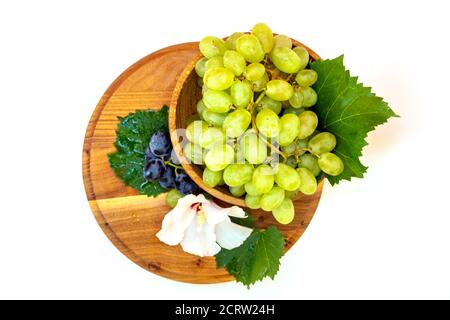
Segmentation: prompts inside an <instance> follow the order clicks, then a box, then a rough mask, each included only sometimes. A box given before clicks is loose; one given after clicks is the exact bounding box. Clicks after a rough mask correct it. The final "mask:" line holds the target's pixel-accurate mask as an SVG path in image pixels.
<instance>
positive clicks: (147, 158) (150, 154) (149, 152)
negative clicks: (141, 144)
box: [145, 145, 158, 163]
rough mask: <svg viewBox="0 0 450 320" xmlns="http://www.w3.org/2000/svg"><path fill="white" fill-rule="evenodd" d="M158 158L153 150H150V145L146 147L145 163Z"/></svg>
mask: <svg viewBox="0 0 450 320" xmlns="http://www.w3.org/2000/svg"><path fill="white" fill-rule="evenodd" d="M156 158H158V157H157V156H155V155H154V154H153V152H152V150H150V145H149V146H148V147H147V149H145V163H147V162H149V161H150V160H151V159H156Z"/></svg>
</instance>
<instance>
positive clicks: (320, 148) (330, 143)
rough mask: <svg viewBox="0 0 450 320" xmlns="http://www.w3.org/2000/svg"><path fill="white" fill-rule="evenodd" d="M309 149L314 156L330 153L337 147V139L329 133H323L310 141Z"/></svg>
mask: <svg viewBox="0 0 450 320" xmlns="http://www.w3.org/2000/svg"><path fill="white" fill-rule="evenodd" d="M308 147H309V149H311V152H312V153H314V154H322V153H326V152H330V151H331V150H333V149H334V147H336V137H335V136H334V134H332V133H329V132H321V133H319V134H317V135H315V136H314V137H312V138H311V140H309V143H308Z"/></svg>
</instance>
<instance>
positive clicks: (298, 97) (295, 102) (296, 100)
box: [289, 90, 303, 109]
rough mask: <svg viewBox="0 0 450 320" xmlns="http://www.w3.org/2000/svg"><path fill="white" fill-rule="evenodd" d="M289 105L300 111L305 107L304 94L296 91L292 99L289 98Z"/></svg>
mask: <svg viewBox="0 0 450 320" xmlns="http://www.w3.org/2000/svg"><path fill="white" fill-rule="evenodd" d="M289 104H290V105H291V106H292V107H293V108H295V109H300V108H301V107H302V105H303V93H301V91H299V90H295V91H294V94H293V95H292V97H290V98H289Z"/></svg>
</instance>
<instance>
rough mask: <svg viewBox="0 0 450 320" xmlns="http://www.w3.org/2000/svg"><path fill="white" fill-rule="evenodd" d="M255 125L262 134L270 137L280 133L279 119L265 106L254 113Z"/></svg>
mask: <svg viewBox="0 0 450 320" xmlns="http://www.w3.org/2000/svg"><path fill="white" fill-rule="evenodd" d="M256 127H257V128H258V130H259V132H261V133H262V134H263V135H265V136H266V137H268V138H272V137H276V136H278V134H279V133H280V129H281V121H280V119H279V118H278V116H277V114H276V113H275V112H273V111H272V110H270V109H267V108H266V109H262V110H261V111H260V112H259V113H258V114H257V115H256Z"/></svg>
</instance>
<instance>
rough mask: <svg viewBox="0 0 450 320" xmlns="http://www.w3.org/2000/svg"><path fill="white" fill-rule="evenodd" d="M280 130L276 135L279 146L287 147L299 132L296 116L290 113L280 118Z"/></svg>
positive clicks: (298, 122)
mask: <svg viewBox="0 0 450 320" xmlns="http://www.w3.org/2000/svg"><path fill="white" fill-rule="evenodd" d="M280 122H281V130H280V134H279V135H278V143H279V144H280V146H287V145H289V144H291V143H292V142H293V141H294V140H295V138H297V136H298V133H299V131H300V121H299V118H298V116H296V115H295V114H292V113H288V114H285V115H283V116H282V117H281V118H280Z"/></svg>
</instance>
